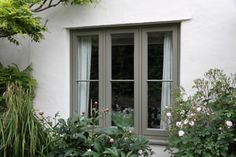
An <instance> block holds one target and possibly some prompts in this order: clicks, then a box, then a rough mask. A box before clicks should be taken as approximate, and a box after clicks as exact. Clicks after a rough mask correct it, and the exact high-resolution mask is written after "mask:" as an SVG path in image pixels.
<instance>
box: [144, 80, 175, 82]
mask: <svg viewBox="0 0 236 157" xmlns="http://www.w3.org/2000/svg"><path fill="white" fill-rule="evenodd" d="M147 82H173V80H147Z"/></svg>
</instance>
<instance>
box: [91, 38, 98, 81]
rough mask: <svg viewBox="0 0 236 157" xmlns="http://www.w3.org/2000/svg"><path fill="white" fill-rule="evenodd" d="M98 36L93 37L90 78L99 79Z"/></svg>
mask: <svg viewBox="0 0 236 157" xmlns="http://www.w3.org/2000/svg"><path fill="white" fill-rule="evenodd" d="M98 67H99V66H98V37H97V36H93V37H92V55H91V71H90V80H98V73H99V72H98Z"/></svg>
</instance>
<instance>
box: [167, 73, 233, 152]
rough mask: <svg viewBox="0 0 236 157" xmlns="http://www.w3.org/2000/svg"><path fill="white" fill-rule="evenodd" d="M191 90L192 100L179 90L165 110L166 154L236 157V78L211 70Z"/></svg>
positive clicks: (196, 81) (195, 82)
mask: <svg viewBox="0 0 236 157" xmlns="http://www.w3.org/2000/svg"><path fill="white" fill-rule="evenodd" d="M193 89H194V90H195V93H194V94H193V95H192V96H187V95H186V94H185V92H184V90H183V89H181V90H179V91H178V92H177V98H176V102H175V104H173V105H172V106H171V107H169V108H167V109H166V112H165V114H166V118H167V121H168V122H169V123H170V125H169V128H168V133H169V145H168V147H167V150H169V151H170V152H171V154H172V155H174V156H176V157H213V156H214V157H233V156H234V157H235V156H236V127H235V125H236V75H235V74H234V75H230V76H227V75H226V74H224V73H223V72H222V70H218V69H211V70H209V71H208V72H207V73H206V74H205V78H203V79H197V80H195V81H194V85H193Z"/></svg>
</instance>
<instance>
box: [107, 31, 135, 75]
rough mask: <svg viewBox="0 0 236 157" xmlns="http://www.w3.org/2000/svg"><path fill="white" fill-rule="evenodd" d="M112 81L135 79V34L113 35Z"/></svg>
mask: <svg viewBox="0 0 236 157" xmlns="http://www.w3.org/2000/svg"><path fill="white" fill-rule="evenodd" d="M111 38H112V79H133V78H134V34H131V33H128V34H113V35H112V36H111Z"/></svg>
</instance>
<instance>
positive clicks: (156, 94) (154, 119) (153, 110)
mask: <svg viewBox="0 0 236 157" xmlns="http://www.w3.org/2000/svg"><path fill="white" fill-rule="evenodd" d="M161 91H162V83H161V82H148V128H158V129H159V128H160V122H161Z"/></svg>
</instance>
